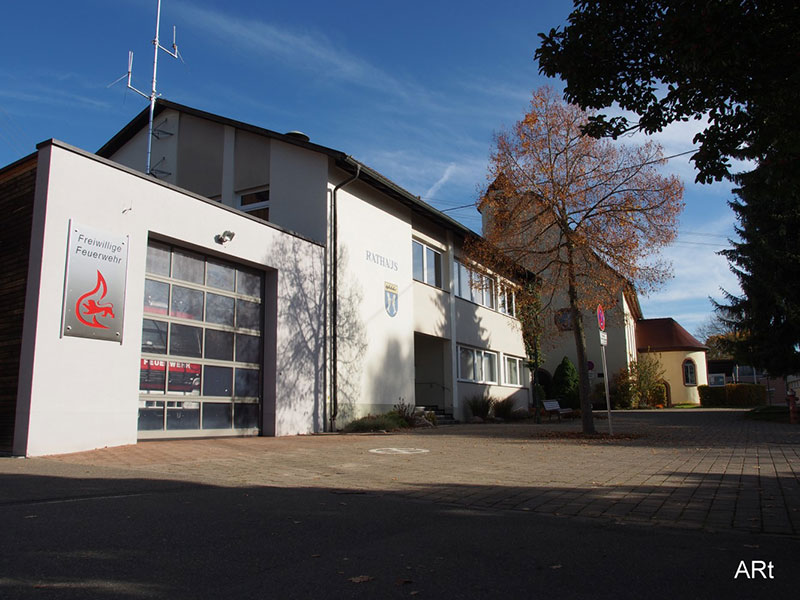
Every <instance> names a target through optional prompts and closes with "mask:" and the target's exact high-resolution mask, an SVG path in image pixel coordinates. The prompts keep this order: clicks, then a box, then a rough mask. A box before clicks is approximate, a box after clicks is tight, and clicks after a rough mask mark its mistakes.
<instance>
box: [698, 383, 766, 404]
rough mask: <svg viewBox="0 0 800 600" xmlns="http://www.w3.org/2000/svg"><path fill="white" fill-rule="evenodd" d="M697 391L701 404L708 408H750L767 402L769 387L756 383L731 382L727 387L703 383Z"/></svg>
mask: <svg viewBox="0 0 800 600" xmlns="http://www.w3.org/2000/svg"><path fill="white" fill-rule="evenodd" d="M697 391H698V392H700V405H701V406H705V407H706V408H716V407H722V406H725V407H734V408H749V407H751V406H761V405H762V404H766V402H767V388H766V387H764V386H763V385H759V384H755V383H729V384H727V385H725V387H710V386H707V385H701V386H698V387H697Z"/></svg>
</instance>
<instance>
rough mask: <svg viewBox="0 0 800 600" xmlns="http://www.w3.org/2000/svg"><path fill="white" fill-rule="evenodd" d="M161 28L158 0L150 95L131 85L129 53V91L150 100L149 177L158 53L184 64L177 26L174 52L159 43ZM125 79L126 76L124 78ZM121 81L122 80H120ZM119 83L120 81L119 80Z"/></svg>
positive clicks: (173, 38)
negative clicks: (163, 53)
mask: <svg viewBox="0 0 800 600" xmlns="http://www.w3.org/2000/svg"><path fill="white" fill-rule="evenodd" d="M160 27H161V0H158V6H157V8H156V37H155V39H154V40H153V85H152V87H151V88H150V93H149V94H145V93H144V92H142V91H140V90H137V89H136V88H135V87H133V85H132V84H131V71H132V70H133V51H132V50H131V51H129V52H128V89H131V90H133V91H134V92H136V93H137V94H139V95H140V96H142V97H144V98H147V99H149V100H150V120H149V124H148V127H147V171H146V173H147V174H148V175H152V171H151V168H150V155H151V153H152V149H153V116H154V114H155V110H156V98H158V96H159V95H160V94H159V93H158V92H157V91H156V73H157V71H158V51H159V49H160V50H163V51H164V52H166V53H167V54H169V55H170V56H171V57H172V58H177V59H180V60H181V62H183V58H182V57H181V55H180V53H179V52H178V44H177V43H175V26H174V25H173V26H172V50H171V51H170V50H168V49H167V48H164V46H162V45H161V43H160V42H159V41H158V32H159V29H160ZM123 77H124V76H123ZM120 79H121V78H120ZM117 81H119V80H117Z"/></svg>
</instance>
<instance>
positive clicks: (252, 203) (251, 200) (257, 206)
mask: <svg viewBox="0 0 800 600" xmlns="http://www.w3.org/2000/svg"><path fill="white" fill-rule="evenodd" d="M237 208H239V210H243V211H244V212H246V213H250V214H251V215H253V216H254V217H258V218H259V219H263V220H264V221H269V188H261V189H256V190H248V191H246V192H242V193H241V194H240V195H239V206H238V207H237Z"/></svg>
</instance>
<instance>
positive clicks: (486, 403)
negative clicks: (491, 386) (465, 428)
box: [467, 396, 494, 419]
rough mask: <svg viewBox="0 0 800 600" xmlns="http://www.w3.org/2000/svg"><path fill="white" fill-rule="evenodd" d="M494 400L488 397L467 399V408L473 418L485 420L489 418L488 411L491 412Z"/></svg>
mask: <svg viewBox="0 0 800 600" xmlns="http://www.w3.org/2000/svg"><path fill="white" fill-rule="evenodd" d="M493 404H494V400H492V399H491V398H490V397H489V396H472V397H471V398H468V399H467V406H469V410H470V412H471V413H472V416H473V417H480V418H481V419H486V418H487V417H488V416H489V411H491V410H492V405H493Z"/></svg>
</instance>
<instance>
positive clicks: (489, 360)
mask: <svg viewBox="0 0 800 600" xmlns="http://www.w3.org/2000/svg"><path fill="white" fill-rule="evenodd" d="M458 376H459V378H460V379H464V380H466V381H474V382H476V383H497V354H496V353H494V352H489V351H488V350H476V349H474V348H465V347H464V346H459V349H458Z"/></svg>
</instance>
